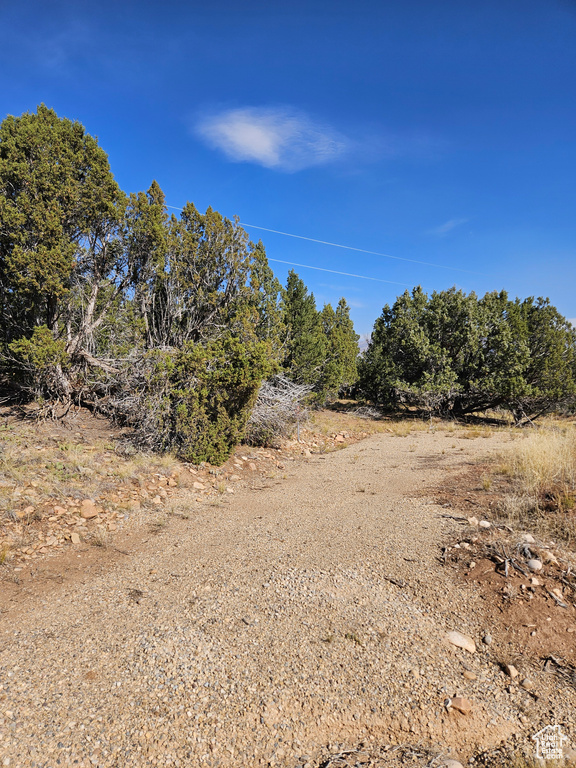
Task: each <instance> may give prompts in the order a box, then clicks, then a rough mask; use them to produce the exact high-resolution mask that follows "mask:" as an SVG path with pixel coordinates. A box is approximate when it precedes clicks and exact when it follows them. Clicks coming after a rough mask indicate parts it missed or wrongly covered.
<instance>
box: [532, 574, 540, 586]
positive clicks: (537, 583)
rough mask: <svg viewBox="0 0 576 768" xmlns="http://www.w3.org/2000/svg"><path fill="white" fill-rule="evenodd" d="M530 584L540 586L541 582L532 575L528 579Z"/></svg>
mask: <svg viewBox="0 0 576 768" xmlns="http://www.w3.org/2000/svg"><path fill="white" fill-rule="evenodd" d="M530 584H532V586H533V587H541V586H542V582H541V581H540V579H537V578H536V576H532V578H531V579H530Z"/></svg>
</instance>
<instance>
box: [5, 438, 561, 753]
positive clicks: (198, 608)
mask: <svg viewBox="0 0 576 768" xmlns="http://www.w3.org/2000/svg"><path fill="white" fill-rule="evenodd" d="M503 440H505V438H504V437H501V436H500V437H499V436H493V437H490V438H488V439H477V440H463V439H461V438H459V437H457V436H454V435H450V434H440V433H437V434H429V433H425V432H424V433H418V434H415V435H411V436H409V437H407V438H398V437H394V436H392V435H377V436H373V437H371V438H369V439H367V440H365V441H363V442H362V443H359V444H357V445H354V446H352V447H350V448H347V449H345V450H342V451H338V452H335V453H331V454H328V455H325V456H320V455H314V456H312V457H311V458H309V459H306V460H302V461H296V462H289V463H288V465H287V469H286V470H285V473H286V475H285V476H284V477H278V478H273V479H262V482H261V485H260V486H259V489H245V490H242V491H240V492H238V493H236V494H235V495H234V496H233V497H229V498H227V499H226V501H227V502H228V503H224V502H222V503H220V504H218V505H208V504H206V505H205V506H204V507H203V508H201V509H200V511H198V510H196V511H194V512H193V515H192V516H191V517H190V519H188V520H175V519H170V520H169V522H168V524H167V525H166V527H164V528H163V529H162V530H160V531H159V532H158V533H156V534H148V535H145V536H141V537H140V538H136V539H134V540H133V541H132V543H131V545H130V549H129V554H127V555H123V556H119V558H118V561H117V562H116V563H115V565H114V567H111V568H109V569H103V570H104V572H103V573H101V574H99V575H96V574H95V573H94V572H93V571H92V572H90V573H88V572H87V573H86V575H85V577H84V578H83V579H81V580H76V581H66V574H65V573H63V574H61V575H62V577H63V578H64V583H63V584H62V585H61V586H58V584H57V583H56V582H55V581H54V580H52V581H51V582H50V591H49V592H46V594H45V595H44V596H42V593H41V592H40V595H39V596H36V597H33V596H30V597H29V598H26V596H24V595H23V596H20V598H19V599H18V600H16V601H14V602H11V603H5V604H4V609H5V610H4V612H3V614H2V618H3V621H2V626H1V629H0V654H1V655H0V672H1V678H0V737H1V738H0V756H1V758H2V760H3V762H0V764H1V765H9V766H37V767H40V766H42V768H48V767H50V768H55V767H56V766H68V765H70V766H72V765H73V766H86V768H89V767H90V766H118V767H119V768H120V766H149V765H150V766H168V765H170V766H180V767H181V768H184V767H186V768H187V767H188V766H203V767H205V766H212V767H213V768H215V767H216V766H220V767H221V768H227V767H228V766H260V765H275V766H287V767H288V766H289V767H290V768H295V766H304V765H309V766H313V765H314V766H315V765H318V764H319V760H320V755H321V754H322V753H323V754H326V750H328V751H329V750H330V749H331V750H332V751H333V752H338V751H343V750H344V749H346V748H348V747H350V748H351V747H353V746H357V745H358V744H359V743H360V742H363V743H364V744H365V749H366V750H367V754H369V751H370V749H373V748H376V747H379V748H382V747H383V746H386V745H398V744H402V743H406V744H420V745H424V746H426V747H429V748H430V749H433V750H436V752H443V753H444V754H446V755H448V754H450V755H452V756H457V757H459V758H460V759H461V760H462V761H465V760H466V759H467V758H468V757H469V756H470V755H471V754H472V753H474V752H478V751H479V750H483V749H487V748H490V747H493V746H495V745H497V744H499V743H500V742H501V741H502V740H509V739H512V738H514V734H516V735H517V737H518V738H521V737H522V735H524V737H526V736H527V738H528V739H529V734H528V731H529V730H530V729H531V728H532V725H531V724H530V723H528V722H527V720H526V716H525V712H526V707H528V706H529V705H530V697H529V696H528V694H527V693H522V692H520V693H518V694H516V692H514V694H513V695H512V694H509V693H508V692H507V689H506V686H507V685H508V683H509V682H510V681H509V680H506V679H505V677H504V676H503V674H502V671H501V669H500V668H499V667H498V665H497V663H496V656H495V653H496V652H495V650H494V649H495V648H498V630H497V629H494V628H493V627H490V626H487V625H486V622H487V620H488V619H487V617H486V614H485V609H484V605H483V602H482V600H481V599H480V597H479V595H477V594H476V593H475V592H474V590H473V589H472V588H470V587H468V586H464V585H463V584H460V583H459V582H458V581H455V580H454V575H453V572H451V571H450V570H449V569H447V568H445V567H443V566H442V565H441V563H440V562H439V554H440V552H441V546H442V543H443V541H444V540H445V538H446V537H447V536H448V534H449V532H450V531H452V530H453V529H454V528H455V527H458V525H459V524H458V523H457V522H456V521H454V520H451V519H449V517H446V512H447V510H445V509H443V508H442V507H439V506H436V505H434V504H433V503H431V502H430V501H429V500H427V498H426V494H425V490H426V488H431V487H438V486H439V485H441V484H442V483H443V482H445V481H446V479H447V478H449V477H451V476H453V475H454V474H455V473H458V472H461V471H462V469H463V468H464V467H465V465H466V463H467V462H469V461H470V460H471V457H472V456H474V455H479V454H482V453H486V452H488V451H491V450H495V449H496V448H497V445H498V441H500V442H502V441H503ZM450 512H451V514H454V515H456V516H457V514H458V513H457V512H454V511H453V510H450ZM127 551H128V550H127ZM94 552H95V550H94V548H92V549H91V552H90V556H91V557H92V558H94V556H95V555H94ZM96 555H97V553H96ZM83 556H84V554H83V552H82V551H79V552H78V558H79V559H80V560H81V558H82V557H83ZM86 556H87V555H86ZM50 567H51V572H52V574H54V573H55V572H56V571H57V570H58V561H57V560H56V559H54V560H52V562H51V565H50ZM56 575H57V574H56ZM453 629H456V630H459V631H460V632H465V633H466V634H468V635H470V636H472V637H473V638H474V639H475V641H476V644H477V647H478V650H477V652H476V653H475V654H470V653H467V652H466V651H464V650H460V649H457V648H454V647H453V646H449V645H448V644H447V643H446V642H445V639H444V638H445V634H446V632H447V631H449V630H453ZM486 631H492V634H494V635H495V644H494V645H492V646H490V647H488V646H486V645H483V644H482V642H481V638H482V637H483V634H485V632H486ZM464 672H468V675H467V677H468V678H472V677H474V676H475V677H476V679H474V680H472V679H467V677H464V675H463V673H464ZM454 695H461V696H465V697H467V698H469V699H470V701H471V702H472V711H471V712H470V713H468V714H462V713H460V712H458V711H456V710H450V711H449V710H447V709H446V708H445V706H444V702H445V700H446V699H447V698H449V697H453V696H454ZM549 705H550V706H553V702H552V703H550V702H549ZM527 734H528V735H527ZM322 750H324V752H322ZM410 764H414V763H410ZM422 764H424V763H422Z"/></svg>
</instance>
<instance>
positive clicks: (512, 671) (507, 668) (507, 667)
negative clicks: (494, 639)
mask: <svg viewBox="0 0 576 768" xmlns="http://www.w3.org/2000/svg"><path fill="white" fill-rule="evenodd" d="M503 670H504V672H506V674H507V675H508V676H509V677H511V678H512V679H514V678H515V677H518V675H519V674H520V673H519V672H518V670H517V669H516V667H515V666H514V665H513V664H504V666H503Z"/></svg>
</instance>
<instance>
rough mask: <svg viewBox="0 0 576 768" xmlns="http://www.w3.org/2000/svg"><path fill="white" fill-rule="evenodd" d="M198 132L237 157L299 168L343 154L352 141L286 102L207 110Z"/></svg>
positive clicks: (290, 169)
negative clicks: (286, 104) (291, 107)
mask: <svg viewBox="0 0 576 768" xmlns="http://www.w3.org/2000/svg"><path fill="white" fill-rule="evenodd" d="M194 127H195V131H196V133H197V134H198V135H199V136H200V137H201V138H202V139H203V140H204V141H205V142H206V143H208V144H209V145H210V146H212V147H214V148H215V149H219V150H221V151H222V152H224V154H225V155H226V156H227V157H228V159H229V160H232V161H233V162H246V163H257V164H258V165H263V166H264V167H265V168H272V169H274V170H278V171H286V172H294V171H300V170H302V169H303V168H309V167H311V166H314V165H322V164H324V163H328V162H331V161H333V160H335V159H336V158H338V157H340V156H342V155H343V154H344V153H345V152H346V151H347V148H348V140H347V139H346V138H345V137H344V136H342V135H340V134H339V133H337V132H336V131H334V130H333V129H331V128H329V127H327V126H324V125H321V124H318V123H315V122H314V121H313V120H311V119H310V118H309V117H308V116H306V115H304V114H302V113H301V112H297V111H294V110H291V109H289V108H285V107H281V108H278V107H263V108H257V107H245V108H243V109H229V110H225V111H221V112H217V113H211V114H208V115H204V116H203V117H202V118H201V119H200V120H198V121H197V122H196V124H195V126H194Z"/></svg>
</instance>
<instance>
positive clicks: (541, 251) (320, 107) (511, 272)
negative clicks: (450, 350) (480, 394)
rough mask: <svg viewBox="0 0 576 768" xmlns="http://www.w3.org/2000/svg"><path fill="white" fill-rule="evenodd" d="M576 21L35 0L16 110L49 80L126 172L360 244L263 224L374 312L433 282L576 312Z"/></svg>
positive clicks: (5, 106) (567, 15)
mask: <svg viewBox="0 0 576 768" xmlns="http://www.w3.org/2000/svg"><path fill="white" fill-rule="evenodd" d="M575 40H576V3H574V2H571V1H569V0H542V1H541V2H540V0H538V1H535V0H518V1H516V0H496V1H494V2H493V1H492V0H485V1H484V2H482V3H479V2H477V0H474V1H473V2H472V0H403V2H401V3H400V2H397V1H396V0H378V1H377V2H376V1H373V0H367V1H364V2H362V0H359V1H358V2H356V3H354V4H352V3H351V2H350V1H349V0H346V2H341V0H316V1H315V0H304V1H302V0H291V2H280V1H278V2H273V0H267V1H266V2H251V0H243V1H242V2H229V1H224V0H222V1H221V0H213V2H210V3H207V2H196V0H189V1H188V2H176V1H175V0H172V1H171V0H167V2H163V3H159V2H123V1H122V0H117V1H116V2H114V3H112V2H108V0H101V2H98V3H94V2H90V3H88V2H83V1H82V0H77V1H76V2H58V1H57V0H56V2H54V1H52V2H50V3H46V2H26V0H23V2H22V3H20V4H19V5H16V4H15V3H13V4H10V6H8V5H7V4H3V7H0V83H1V87H0V118H3V117H4V116H5V115H6V114H15V115H18V114H21V113H22V112H25V111H34V110H35V108H36V105H37V104H39V103H40V102H44V103H46V104H47V105H48V106H50V107H52V108H54V109H55V110H56V112H57V113H58V114H59V115H61V116H65V117H69V118H72V119H77V120H80V121H81V122H82V123H83V124H84V126H85V127H86V129H87V130H88V132H89V133H91V134H92V135H96V136H98V138H99V141H100V144H101V146H102V147H103V148H104V149H105V150H106V152H107V153H108V155H109V157H110V163H111V166H112V170H113V172H114V174H115V176H116V178H117V180H118V182H119V184H120V185H121V187H122V188H123V189H124V190H125V191H127V192H132V191H138V190H142V189H147V188H148V186H149V185H150V182H151V181H152V179H156V180H157V181H158V182H159V183H160V185H161V187H162V188H163V190H164V192H165V194H166V198H167V202H168V203H169V204H170V205H172V206H175V207H178V206H181V205H183V204H184V203H185V202H186V201H187V200H192V201H193V202H194V203H195V204H196V205H197V206H198V207H199V208H201V209H205V208H206V207H207V206H208V205H211V206H212V207H213V208H215V209H217V210H218V211H220V212H221V213H222V214H224V215H226V216H228V217H232V216H234V215H235V214H238V215H239V216H240V220H241V221H242V222H243V223H245V224H247V225H248V224H250V225H256V226H259V227H263V228H266V229H269V230H277V231H278V232H286V233H292V234H296V235H300V236H303V237H309V238H312V239H314V240H320V241H325V242H331V243H336V244H341V245H347V246H351V247H354V248H356V249H358V250H356V251H352V250H346V249H344V248H336V247H333V246H330V245H325V244H322V243H317V242H311V241H309V240H304V239H297V238H292V237H287V236H285V235H280V234H275V233H273V232H267V231H265V230H258V229H255V228H251V227H248V226H247V227H246V229H247V231H248V232H249V233H250V235H251V237H252V239H254V240H257V239H258V238H262V240H263V242H264V244H265V246H266V250H267V253H268V257H269V258H270V259H271V260H272V259H275V260H277V261H272V262H271V266H273V268H274V270H275V272H276V274H277V275H278V277H279V278H280V279H281V280H282V281H283V282H284V281H285V278H286V273H287V271H288V269H290V266H288V265H286V264H284V263H281V262H287V261H288V262H294V263H297V264H301V265H309V266H315V267H319V268H322V269H324V270H333V271H332V272H330V271H326V272H324V271H317V270H313V269H309V268H308V267H296V271H297V272H298V273H299V274H300V275H301V277H302V278H303V279H304V281H305V282H306V284H307V285H308V286H309V288H310V289H311V290H312V291H313V292H314V295H315V296H316V299H317V302H318V304H319V305H321V304H323V303H324V302H328V301H330V302H332V303H336V302H337V301H338V298H339V297H340V296H342V295H344V296H345V297H346V298H347V300H348V302H349V304H350V305H351V307H352V316H353V318H354V321H355V324H356V329H357V331H358V332H359V333H362V334H366V333H369V332H370V329H371V327H372V324H373V321H374V320H375V318H376V317H377V316H378V315H379V314H380V312H381V309H382V307H383V305H384V304H385V303H387V302H388V303H389V302H392V301H393V300H394V298H395V296H396V295H397V294H398V293H400V292H402V291H403V290H404V289H405V288H406V287H408V288H411V287H412V286H414V285H416V284H421V285H423V287H424V288H425V289H427V290H429V291H432V290H442V289H445V288H449V287H450V286H452V285H457V286H459V287H461V288H463V289H464V290H466V291H470V290H475V291H476V292H477V293H480V294H483V293H484V292H486V291H489V290H494V289H502V288H504V289H506V290H508V291H509V293H511V294H512V295H513V296H521V297H525V296H532V295H535V296H539V295H544V296H548V297H549V298H550V299H551V301H552V302H553V303H554V304H555V305H556V306H557V307H558V309H559V310H560V311H561V312H562V314H564V315H565V316H567V317H569V318H576V293H575V290H574V288H575V284H576V280H575V278H576V215H575V214H576V205H575V203H576V141H575V139H576V44H575V42H574V41H575ZM366 251H370V252H372V253H366ZM387 255H388V256H393V257H395V258H388V257H387ZM422 262H425V263H422ZM339 272H345V273H349V274H354V275H362V276H365V277H369V278H372V279H370V280H368V279H362V278H361V277H350V276H347V275H342V274H336V273H339Z"/></svg>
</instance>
